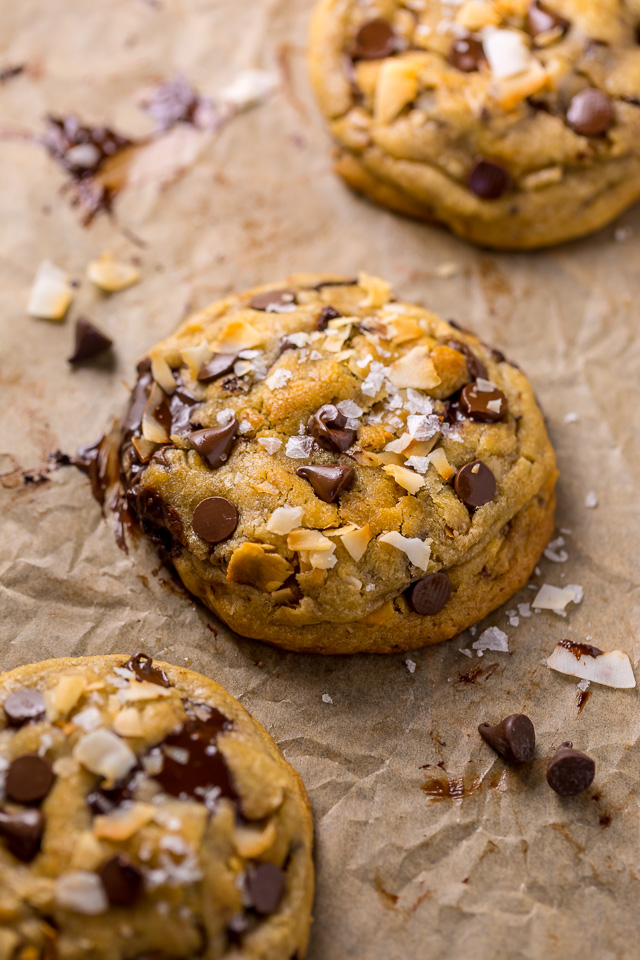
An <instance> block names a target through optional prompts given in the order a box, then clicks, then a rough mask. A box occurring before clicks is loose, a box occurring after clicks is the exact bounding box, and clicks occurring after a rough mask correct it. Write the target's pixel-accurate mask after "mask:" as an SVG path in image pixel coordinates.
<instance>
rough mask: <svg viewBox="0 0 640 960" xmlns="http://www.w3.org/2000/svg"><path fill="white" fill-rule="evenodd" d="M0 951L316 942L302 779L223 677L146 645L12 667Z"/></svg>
mask: <svg viewBox="0 0 640 960" xmlns="http://www.w3.org/2000/svg"><path fill="white" fill-rule="evenodd" d="M0 705H1V707H0V770H1V771H2V782H3V788H2V791H1V793H0V796H1V798H2V799H1V800H0V904H1V908H0V916H1V921H2V922H1V923H0V955H1V956H2V957H6V958H7V960H9V958H11V960H27V958H28V960H57V958H59V960H62V958H64V960H93V958H96V957H99V958H100V960H125V958H126V960H178V958H180V960H190V958H192V957H203V958H207V960H217V958H223V957H224V958H229V960H241V958H242V957H247V958H248V957H251V958H252V960H253V958H256V960H257V958H259V957H262V958H265V960H266V958H269V960H276V958H282V960H290V958H291V957H303V956H304V954H305V951H306V945H307V939H308V935H309V926H310V922H311V904H312V898H313V865H312V859H311V846H312V833H313V827H312V820H311V812H310V808H309V803H308V800H307V795H306V793H305V790H304V787H303V785H302V781H301V780H300V778H299V777H298V775H297V774H296V773H295V771H294V770H293V769H292V768H291V767H290V766H289V765H288V764H287V763H286V762H285V760H284V758H283V756H282V754H281V753H280V751H279V750H278V748H277V747H276V745H275V743H274V742H273V740H272V739H271V737H270V736H269V735H268V734H267V733H266V731H265V730H263V729H262V727H261V726H260V725H259V724H258V723H256V721H255V720H253V719H252V718H251V717H250V716H249V714H248V713H247V712H246V711H245V710H244V709H243V708H242V707H241V706H240V704H239V703H237V702H236V700H234V699H233V697H231V696H230V695H229V694H228V693H227V692H226V691H225V690H223V689H222V687H220V686H218V684H217V683H214V682H213V681H212V680H208V679H206V678H205V677H202V676H200V675H199V674H196V673H193V672H192V671H190V670H184V669H181V668H179V667H173V666H170V665H169V664H166V663H156V662H154V661H152V660H151V659H150V658H149V657H146V656H144V655H143V654H137V655H135V656H132V657H127V656H103V657H79V658H75V659H73V658H64V659H60V660H48V661H45V662H43V663H38V664H33V665H30V666H26V667H21V668H19V669H17V670H13V671H11V672H10V673H4V674H2V675H1V676H0Z"/></svg>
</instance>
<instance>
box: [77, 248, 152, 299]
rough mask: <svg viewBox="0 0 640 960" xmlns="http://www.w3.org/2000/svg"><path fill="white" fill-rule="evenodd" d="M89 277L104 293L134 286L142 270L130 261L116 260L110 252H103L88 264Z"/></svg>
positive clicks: (116, 291)
mask: <svg viewBox="0 0 640 960" xmlns="http://www.w3.org/2000/svg"><path fill="white" fill-rule="evenodd" d="M87 277H88V278H89V280H90V281H91V283H93V284H94V285H95V286H96V287H99V289H100V290H102V291H103V292H104V293H118V292H119V291H120V290H125V289H126V288H127V287H132V286H133V284H134V283H138V282H139V280H140V271H139V270H138V268H137V267H134V266H132V265H131V264H130V263H122V261H120V260H114V258H113V257H112V256H111V254H110V253H103V254H102V255H101V256H100V257H98V259H97V260H91V261H90V262H89V264H88V266H87Z"/></svg>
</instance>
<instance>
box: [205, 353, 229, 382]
mask: <svg viewBox="0 0 640 960" xmlns="http://www.w3.org/2000/svg"><path fill="white" fill-rule="evenodd" d="M237 359H238V354H237V353H214V355H213V356H212V357H211V360H209V362H208V363H205V365H204V367H202V369H201V370H200V373H199V374H198V380H199V381H200V382H201V383H209V382H210V381H211V380H217V379H218V377H223V376H224V375H225V373H231V371H232V370H233V366H234V364H235V362H236V360H237Z"/></svg>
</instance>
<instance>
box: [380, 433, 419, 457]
mask: <svg viewBox="0 0 640 960" xmlns="http://www.w3.org/2000/svg"><path fill="white" fill-rule="evenodd" d="M411 442H412V439H411V434H410V433H403V434H402V436H401V437H398V439H397V440H392V441H391V442H390V443H388V444H387V445H386V447H385V448H384V449H385V450H387V451H389V452H390V453H402V451H403V450H406V448H407V447H408V446H409V444H410V443H411Z"/></svg>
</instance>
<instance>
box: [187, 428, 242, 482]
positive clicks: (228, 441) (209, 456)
mask: <svg viewBox="0 0 640 960" xmlns="http://www.w3.org/2000/svg"><path fill="white" fill-rule="evenodd" d="M237 433H238V421H237V420H236V419H235V417H234V418H233V419H231V420H229V422H228V423H225V424H223V425H222V426H221V427H207V428H206V429H205V430H196V431H195V432H194V433H190V434H189V440H190V441H191V443H192V444H193V445H194V447H195V448H196V450H197V451H198V453H199V454H200V456H201V457H202V459H203V460H204V462H205V463H206V465H207V466H208V467H211V469H212V470H213V469H215V467H220V466H222V464H223V463H225V462H226V461H227V460H228V459H229V452H230V450H231V448H232V446H233V442H234V440H235V438H236V436H237Z"/></svg>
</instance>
